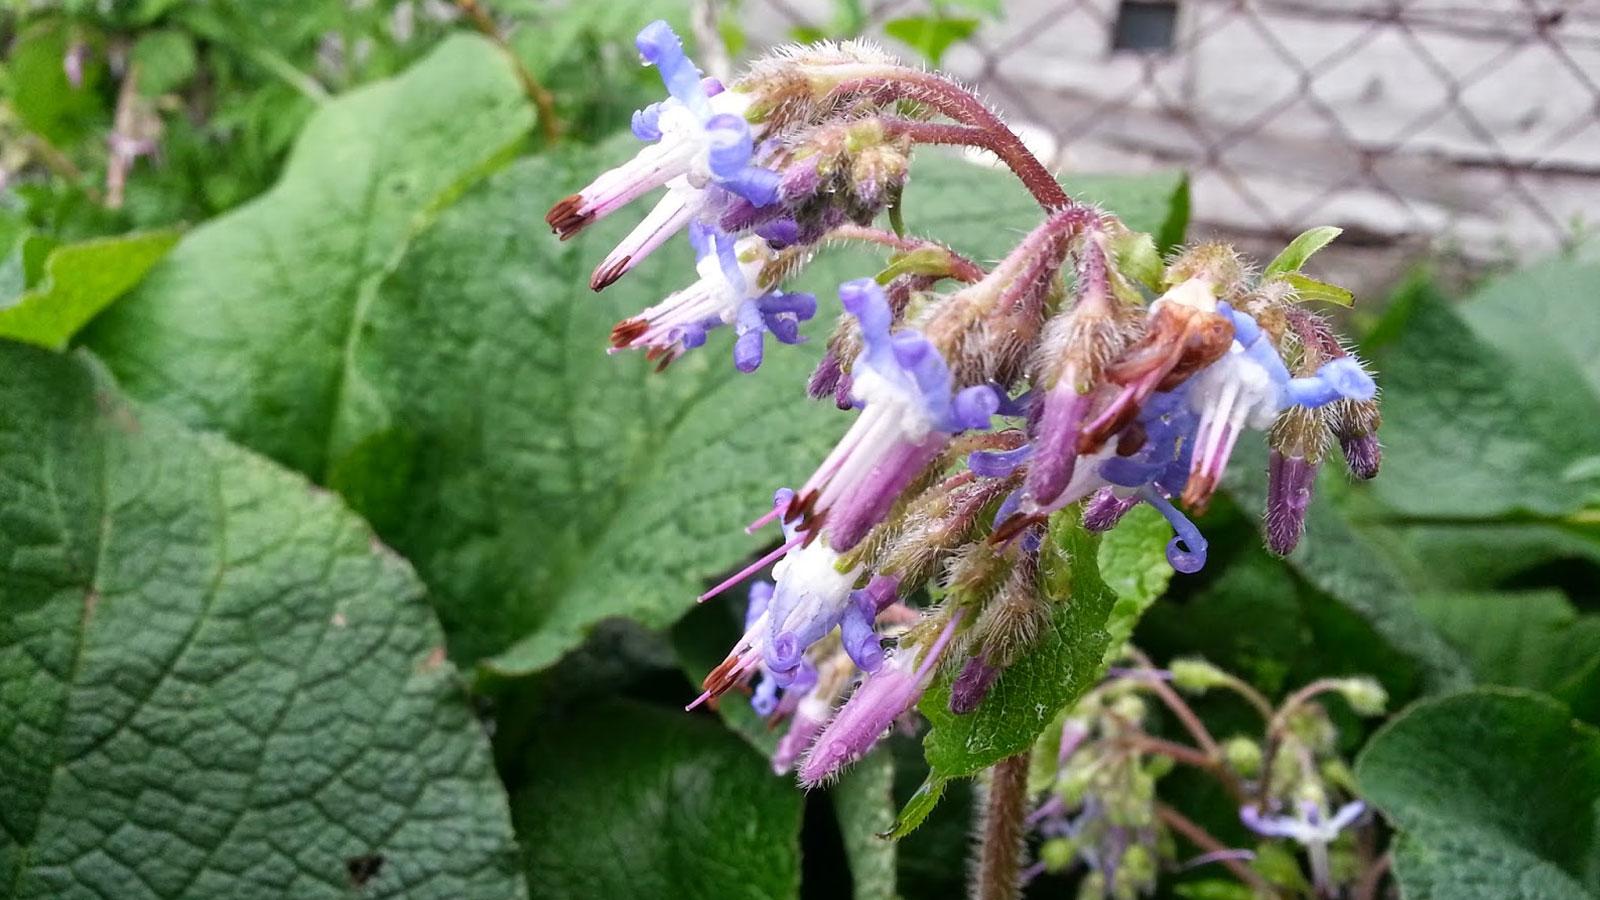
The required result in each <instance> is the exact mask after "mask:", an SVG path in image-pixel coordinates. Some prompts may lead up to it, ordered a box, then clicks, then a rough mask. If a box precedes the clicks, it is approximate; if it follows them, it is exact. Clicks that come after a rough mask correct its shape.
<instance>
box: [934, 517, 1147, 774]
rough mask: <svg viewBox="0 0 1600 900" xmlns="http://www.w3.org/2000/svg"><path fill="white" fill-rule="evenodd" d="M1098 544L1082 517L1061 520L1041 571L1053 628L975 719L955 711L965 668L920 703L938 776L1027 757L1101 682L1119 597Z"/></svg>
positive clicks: (947, 674) (947, 670)
mask: <svg viewBox="0 0 1600 900" xmlns="http://www.w3.org/2000/svg"><path fill="white" fill-rule="evenodd" d="M1098 546H1099V539H1098V538H1097V536H1095V535H1092V534H1089V533H1088V532H1086V531H1084V530H1083V526H1082V525H1081V524H1080V523H1079V522H1078V521H1077V516H1076V515H1075V514H1074V513H1072V512H1068V513H1066V514H1062V515H1057V516H1055V517H1053V519H1052V521H1051V524H1050V534H1049V536H1048V537H1047V539H1046V540H1045V543H1044V546H1043V549H1041V551H1040V554H1041V558H1040V565H1039V569H1040V571H1039V580H1040V585H1041V588H1042V589H1043V591H1044V593H1045V596H1047V597H1048V598H1049V599H1050V602H1051V621H1050V625H1049V627H1047V628H1046V629H1044V631H1043V633H1041V634H1040V636H1039V638H1038V640H1037V641H1036V642H1035V643H1034V645H1033V647H1032V648H1031V649H1030V650H1029V651H1028V653H1027V654H1025V655H1024V656H1023V657H1022V658H1021V659H1020V660H1018V661H1017V662H1016V663H1015V664H1013V665H1012V666H1011V667H1010V668H1008V669H1006V670H1005V671H1004V672H1002V673H1001V675H1000V678H999V679H998V680H997V681H996V682H995V683H994V687H993V688H992V689H991V690H990V691H989V696H988V697H986V698H985V699H984V701H983V705H981V706H979V707H978V708H977V710H975V711H973V712H971V713H968V714H967V715H962V716H958V715H956V714H954V713H952V712H951V711H950V684H951V681H952V680H953V679H954V672H955V670H956V669H957V668H959V667H957V666H946V667H944V671H943V672H942V674H941V675H940V676H939V677H938V678H936V679H935V681H934V683H933V686H932V687H930V688H929V689H928V693H927V695H926V696H925V697H924V698H923V700H922V703H921V704H920V705H919V708H920V709H921V710H922V714H923V715H925V716H927V717H928V721H929V722H931V723H932V725H933V727H932V729H931V730H930V731H929V732H928V735H927V737H926V738H925V739H924V747H925V749H926V752H927V757H928V765H929V766H930V767H931V768H932V770H933V777H935V778H953V777H959V776H965V775H972V774H974V773H976V772H978V771H979V770H981V769H984V768H987V767H988V766H991V765H993V764H994V763H996V762H998V761H999V760H1002V759H1004V758H1006V757H1008V756H1012V755H1015V754H1017V753H1021V752H1022V751H1024V750H1026V749H1027V748H1028V747H1029V746H1031V745H1032V744H1033V741H1034V739H1035V738H1037V737H1038V736H1039V735H1040V734H1041V733H1042V732H1043V731H1044V728H1045V726H1046V725H1048V724H1049V723H1050V721H1051V720H1052V719H1054V718H1055V716H1056V713H1057V712H1059V711H1060V710H1061V708H1062V707H1063V706H1066V705H1067V704H1069V703H1072V702H1074V701H1076V700H1077V699H1078V698H1079V697H1080V696H1082V695H1083V692H1084V691H1087V690H1088V689H1089V688H1090V687H1092V686H1093V685H1094V683H1095V681H1097V680H1098V679H1099V678H1100V675H1101V673H1102V672H1103V671H1104V669H1105V662H1104V657H1105V655H1106V650H1107V648H1108V647H1109V646H1110V643H1111V634H1110V633H1109V632H1108V631H1107V624H1108V621H1109V619H1110V616H1111V610H1112V607H1113V606H1114V605H1115V603H1116V602H1117V594H1116V593H1115V592H1114V591H1113V590H1112V589H1111V588H1110V587H1108V586H1107V585H1106V583H1105V581H1104V580H1102V576H1101V572H1100V566H1099V563H1098V554H1097V551H1098Z"/></svg>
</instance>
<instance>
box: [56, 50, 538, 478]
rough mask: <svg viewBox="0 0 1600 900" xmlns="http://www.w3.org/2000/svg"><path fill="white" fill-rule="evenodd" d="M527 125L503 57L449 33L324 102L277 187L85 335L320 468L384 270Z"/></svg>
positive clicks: (263, 441)
mask: <svg viewBox="0 0 1600 900" xmlns="http://www.w3.org/2000/svg"><path fill="white" fill-rule="evenodd" d="M531 123H532V113H531V111H530V109H529V106H528V104H527V102H526V100H525V98H524V97H523V94H522V91H521V88H520V87H519V86H518V82H517V80H516V77H515V76H514V75H513V74H512V71H511V68H510V65H509V64H508V63H507V62H506V60H505V59H504V58H503V57H502V55H501V54H500V52H499V51H498V50H496V49H495V48H494V46H493V45H492V44H489V43H488V42H486V41H484V40H482V39H479V38H477V37H471V36H464V35H463V36H457V37H454V38H451V39H449V40H447V41H446V42H444V43H443V44H441V45H440V46H439V48H438V49H437V50H435V51H434V52H433V53H432V54H431V55H430V56H429V57H428V58H427V59H426V60H424V61H423V62H421V63H419V64H418V65H417V66H416V67H414V68H412V69H411V70H409V71H408V72H406V73H405V74H404V75H402V76H400V77H398V78H395V79H393V80H390V81H385V82H380V83H377V84H374V85H371V86H369V87H365V88H362V89H360V90H357V91H354V92H352V93H350V94H349V95H346V96H344V97H341V98H340V99H338V100H337V101H334V102H332V103H329V104H326V105H325V106H323V107H322V108H321V109H320V110H319V111H318V112H317V114H316V115H315V116H314V117H313V118H312V119H311V121H310V123H309V124H308V125H307V127H306V130H305V131H304V133H302V134H301V136H300V140H299V142H298V143H297V145H296V147H295V151H294V153H293V156H292V157H291V158H290V160H289V163H288V165H287V168H286V169H285V171H284V175H283V177H282V179H281V180H280V181H279V182H278V184H277V185H276V186H275V187H274V188H273V189H272V190H271V191H269V192H268V193H267V194H266V195H265V196H263V197H261V198H260V199H258V200H256V201H255V202H253V203H250V204H249V205H247V206H245V207H242V208H240V209H238V210H236V211H235V212H233V213H231V214H228V215H225V216H222V217H220V218H218V219H214V220H212V221H211V222H208V223H207V224H205V225H203V226H201V227H199V228H196V229H195V230H194V231H192V232H190V233H189V234H188V235H187V236H186V237H185V238H184V239H183V241H181V242H180V243H179V244H178V246H177V248H175V249H174V250H173V251H172V253H171V254H170V255H169V256H168V257H167V259H166V260H165V262H163V264H162V265H160V266H158V267H157V268H156V269H155V270H154V271H153V272H151V273H150V277H149V278H148V279H147V280H146V281H145V283H144V284H143V285H141V287H140V289H139V290H138V291H136V292H135V293H134V294H133V296H131V297H129V298H128V299H127V300H126V301H125V302H123V303H119V304H117V305H116V306H115V307H113V308H112V309H111V310H110V311H109V313H108V314H107V315H105V316H103V317H102V318H101V319H100V320H99V321H97V322H96V323H95V324H94V327H93V328H92V329H90V332H89V333H88V335H87V340H88V342H89V343H90V344H91V346H93V347H94V348H95V349H96V350H97V352H99V353H101V354H102V355H103V356H104V357H105V358H106V361H107V363H108V364H109V365H110V366H111V368H112V370H113V371H114V372H116V373H117V374H118V376H119V378H121V380H122V381H123V383H124V384H125V385H126V387H127V389H128V391H129V392H130V393H131V394H133V395H134V396H136V397H140V398H142V399H147V400H153V401H155V402H157V403H159V404H160V405H161V406H162V407H163V408H166V409H169V410H173V411H175V412H177V413H178V414H179V416H180V417H182V418H183V419H185V420H186V421H189V422H192V423H198V424H203V425H205V426H207V427H210V428H219V429H221V430H223V431H225V432H226V433H227V434H229V435H230V436H232V437H234V438H235V439H236V440H238V441H240V442H241V443H244V444H246V445H247V446H249V447H251V448H253V449H256V450H260V451H262V452H264V453H266V454H268V455H270V456H272V457H274V458H276V459H278V460H280V461H282V462H284V463H286V464H288V465H289V466H291V467H293V468H296V469H299V470H301V471H303V472H307V473H309V474H312V475H314V476H321V475H323V474H325V472H326V469H327V464H328V459H329V456H330V447H331V446H332V445H333V444H334V443H335V441H336V436H335V435H334V434H333V433H332V428H333V424H334V417H333V415H332V411H333V410H335V409H337V408H339V407H340V406H342V405H344V404H347V403H352V402H359V396H358V395H359V392H360V389H361V388H360V385H357V384H352V383H351V382H350V378H349V374H350V373H349V367H350V362H351V359H350V357H351V351H352V348H353V345H354V344H355V343H356V342H357V341H358V340H359V339H360V337H361V334H362V331H363V329H364V327H365V325H364V322H365V319H366V316H367V310H368V307H369V306H370V304H371V302H372V298H373V294H374V292H375V290H376V287H377V282H378V280H379V278H381V276H382V275H383V274H384V273H385V272H386V271H388V270H389V269H390V268H391V267H392V266H393V265H394V263H395V260H396V259H397V257H398V256H399V254H400V253H401V251H402V249H403V248H404V246H405V245H406V243H407V241H408V240H409V239H410V238H411V236H412V235H413V234H415V233H416V231H417V230H419V229H420V228H421V227H423V226H424V225H426V223H427V222H428V221H429V220H430V219H431V218H432V217H433V216H434V215H435V214H436V212H437V210H438V209H439V208H440V207H441V206H443V205H444V204H445V203H447V202H448V201H449V200H451V199H452V198H454V197H455V196H456V195H457V194H459V193H460V192H461V190H462V189H463V188H464V187H465V186H467V185H468V184H470V183H471V182H473V181H475V180H476V179H478V178H479V177H480V176H481V175H482V174H483V172H484V171H485V169H487V168H488V167H490V166H491V165H493V164H494V163H495V162H496V161H498V160H500V159H502V158H503V157H504V156H505V154H506V153H507V151H509V150H510V149H511V148H513V147H514V146H515V145H516V144H518V143H519V142H520V141H521V140H522V138H523V136H524V135H525V134H526V133H527V131H528V128H529V126H530V125H531Z"/></svg>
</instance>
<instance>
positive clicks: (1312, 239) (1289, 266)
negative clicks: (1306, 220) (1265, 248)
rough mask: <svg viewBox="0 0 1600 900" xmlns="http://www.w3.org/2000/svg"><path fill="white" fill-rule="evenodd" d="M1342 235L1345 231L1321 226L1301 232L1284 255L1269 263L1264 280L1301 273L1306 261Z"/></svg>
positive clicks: (1285, 249) (1329, 226) (1263, 275)
mask: <svg viewBox="0 0 1600 900" xmlns="http://www.w3.org/2000/svg"><path fill="white" fill-rule="evenodd" d="M1341 234H1344V229H1343V228H1335V227H1334V226H1332V225H1321V226H1318V227H1316V228H1309V229H1307V230H1305V231H1302V232H1300V234H1299V236H1298V237H1296V238H1295V239H1294V240H1292V241H1290V242H1289V246H1287V247H1285V248H1283V252H1282V253H1279V254H1278V255H1277V257H1276V258H1274V259H1273V260H1272V262H1270V263H1267V267H1266V269H1265V270H1263V271H1262V273H1261V277H1262V279H1263V280H1265V279H1268V278H1274V277H1277V276H1279V275H1287V274H1289V273H1290V272H1298V271H1300V270H1301V269H1303V268H1305V264H1306V260H1308V259H1310V258H1311V257H1312V255H1313V254H1315V253H1316V252H1317V251H1318V250H1321V249H1322V248H1323V247H1326V246H1328V245H1329V244H1331V243H1333V239H1334V238H1336V237H1338V236H1339V235H1341Z"/></svg>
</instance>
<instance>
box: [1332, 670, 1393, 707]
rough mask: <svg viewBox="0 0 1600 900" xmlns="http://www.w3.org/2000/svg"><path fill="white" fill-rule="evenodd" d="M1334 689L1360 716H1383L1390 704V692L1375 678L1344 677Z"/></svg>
mask: <svg viewBox="0 0 1600 900" xmlns="http://www.w3.org/2000/svg"><path fill="white" fill-rule="evenodd" d="M1334 691H1336V692H1337V693H1338V694H1339V696H1341V697H1343V698H1344V699H1345V702H1346V703H1349V704H1350V708H1351V709H1353V710H1355V712H1356V715H1360V716H1381V715H1383V711H1384V709H1385V708H1386V707H1387V706H1388V704H1389V692H1388V691H1385V690H1384V689H1383V685H1381V684H1379V683H1378V682H1377V680H1376V679H1373V678H1342V679H1340V680H1339V682H1338V684H1337V685H1336V686H1335V687H1334Z"/></svg>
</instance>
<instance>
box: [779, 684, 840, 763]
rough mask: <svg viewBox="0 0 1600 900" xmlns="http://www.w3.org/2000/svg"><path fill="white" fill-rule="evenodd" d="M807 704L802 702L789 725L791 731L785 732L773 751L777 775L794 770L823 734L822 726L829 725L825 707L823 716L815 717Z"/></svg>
mask: <svg viewBox="0 0 1600 900" xmlns="http://www.w3.org/2000/svg"><path fill="white" fill-rule="evenodd" d="M808 706H809V704H808V703H806V702H801V704H800V706H799V708H798V709H797V710H796V711H795V714H794V719H793V720H791V721H790V723H789V730H788V731H787V732H784V735H783V737H782V738H780V739H779V740H778V746H777V747H776V748H775V749H774V750H773V751H772V771H773V773H774V774H777V775H785V774H788V772H789V770H790V769H793V768H794V763H795V760H797V759H799V758H800V754H802V753H804V752H805V751H806V749H807V748H809V747H810V746H811V743H812V741H814V740H816V737H817V735H818V734H820V733H821V732H822V726H824V725H826V724H828V719H827V715H826V713H827V708H826V707H823V710H822V713H823V714H822V715H816V716H813V715H812V714H811V713H812V710H810V709H808V708H807V707H808Z"/></svg>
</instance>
